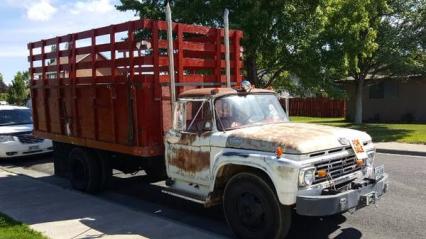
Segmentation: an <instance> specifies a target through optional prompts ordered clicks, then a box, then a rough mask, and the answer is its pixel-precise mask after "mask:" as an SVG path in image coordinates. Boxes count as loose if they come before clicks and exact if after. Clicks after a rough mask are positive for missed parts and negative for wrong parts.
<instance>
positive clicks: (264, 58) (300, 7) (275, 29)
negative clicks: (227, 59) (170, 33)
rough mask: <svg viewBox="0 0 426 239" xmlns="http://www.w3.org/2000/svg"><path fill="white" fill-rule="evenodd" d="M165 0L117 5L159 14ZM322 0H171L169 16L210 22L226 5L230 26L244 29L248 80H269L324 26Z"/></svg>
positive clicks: (281, 76)
mask: <svg viewBox="0 0 426 239" xmlns="http://www.w3.org/2000/svg"><path fill="white" fill-rule="evenodd" d="M165 2H166V1H156V0H141V1H139V0H121V1H120V3H121V4H120V5H118V6H117V9H118V10H121V11H127V10H132V11H136V13H137V14H138V15H139V16H140V17H141V18H151V19H163V20H164V16H165V14H164V4H165ZM321 4H323V3H322V2H321V1H308V0H289V1H283V0H246V1H239V0H216V1H204V0H175V1H171V7H172V11H173V20H174V21H176V22H187V23H195V24H202V25H209V26H213V27H220V26H222V25H223V19H222V16H223V11H224V9H225V8H227V9H229V11H230V15H229V18H230V27H231V28H235V29H241V30H243V31H244V38H243V40H242V45H243V46H244V57H245V63H246V66H245V69H246V75H247V78H248V80H250V81H251V82H252V83H254V84H255V85H257V86H260V87H262V86H269V85H272V84H273V83H274V82H275V81H277V80H281V81H286V80H288V79H289V78H288V76H289V72H290V71H292V67H299V65H297V64H294V62H296V61H297V60H298V58H300V57H301V55H303V54H302V52H303V50H304V49H306V47H305V46H306V45H307V42H309V41H310V40H311V39H312V38H313V37H314V36H315V35H317V33H318V31H320V29H321V28H322V27H323V24H322V21H323V20H324V19H323V16H320V15H319V14H318V12H317V7H318V6H319V5H321Z"/></svg>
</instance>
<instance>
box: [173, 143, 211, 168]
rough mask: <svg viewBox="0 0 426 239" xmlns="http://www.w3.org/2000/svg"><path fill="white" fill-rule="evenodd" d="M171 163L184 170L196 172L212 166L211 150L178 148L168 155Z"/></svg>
mask: <svg viewBox="0 0 426 239" xmlns="http://www.w3.org/2000/svg"><path fill="white" fill-rule="evenodd" d="M168 158H169V163H170V165H173V166H176V167H177V168H180V169H182V170H183V171H186V172H189V173H196V172H200V171H203V170H205V169H208V168H209V167H210V152H208V151H207V152H203V151H194V150H189V149H183V148H182V149H177V150H176V151H175V152H173V153H171V154H170V155H168Z"/></svg>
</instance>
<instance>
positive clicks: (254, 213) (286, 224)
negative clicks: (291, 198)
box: [223, 173, 291, 238]
mask: <svg viewBox="0 0 426 239" xmlns="http://www.w3.org/2000/svg"><path fill="white" fill-rule="evenodd" d="M223 207H224V211H225V216H226V220H227V221H228V224H229V225H230V226H231V228H232V230H233V231H234V233H235V234H236V235H237V236H238V237H239V238H284V237H285V236H286V235H287V233H288V231H289V229H290V224H291V210H290V208H289V207H284V206H282V205H281V204H280V202H279V201H278V198H277V196H276V194H275V193H274V192H273V190H272V188H271V187H270V186H269V185H268V183H266V182H265V181H264V180H263V179H262V178H261V177H259V176H257V175H254V174H250V173H239V174H237V175H235V176H233V177H232V178H231V179H230V180H229V182H228V183H227V185H226V187H225V192H224V203H223Z"/></svg>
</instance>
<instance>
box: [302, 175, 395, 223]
mask: <svg viewBox="0 0 426 239" xmlns="http://www.w3.org/2000/svg"><path fill="white" fill-rule="evenodd" d="M354 184H355V183H354ZM354 186H356V187H355V188H356V189H349V190H347V191H343V192H341V193H337V194H332V195H321V191H318V190H304V191H299V193H298V195H297V199H296V212H297V214H300V215H305V216H328V215H333V214H338V213H343V212H345V211H347V210H349V209H359V208H362V207H365V206H368V205H370V204H372V203H375V202H376V200H378V199H380V197H381V196H382V195H383V194H384V193H386V192H387V189H388V175H387V174H384V175H383V177H382V178H381V179H380V180H377V181H375V180H371V179H363V180H362V181H359V182H356V184H355V185H354Z"/></svg>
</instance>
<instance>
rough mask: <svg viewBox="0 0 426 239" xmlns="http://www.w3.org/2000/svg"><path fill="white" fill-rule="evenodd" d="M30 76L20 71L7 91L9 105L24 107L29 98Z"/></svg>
mask: <svg viewBox="0 0 426 239" xmlns="http://www.w3.org/2000/svg"><path fill="white" fill-rule="evenodd" d="M27 82H28V74H27V73H26V72H20V71H18V72H17V73H16V75H15V78H14V79H13V81H12V84H11V85H10V87H9V89H8V91H7V101H8V102H9V104H15V105H24V104H25V100H26V99H27V98H28V87H27V86H28V85H27Z"/></svg>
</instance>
